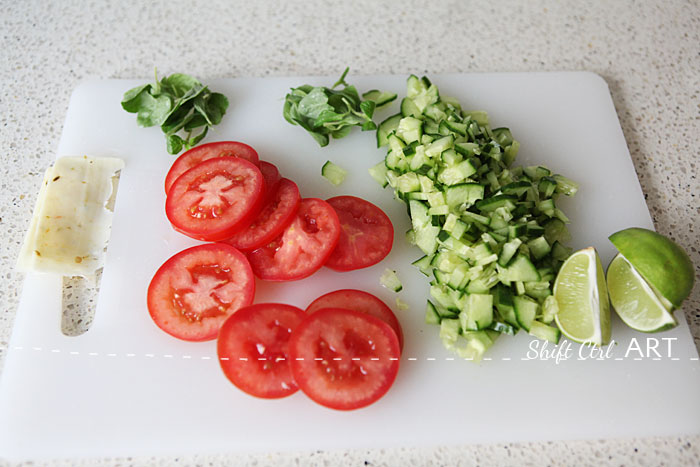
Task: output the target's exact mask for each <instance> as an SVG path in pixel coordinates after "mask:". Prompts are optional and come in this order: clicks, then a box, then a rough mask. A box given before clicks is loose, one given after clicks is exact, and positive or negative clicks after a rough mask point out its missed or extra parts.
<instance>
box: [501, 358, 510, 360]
mask: <svg viewBox="0 0 700 467" xmlns="http://www.w3.org/2000/svg"><path fill="white" fill-rule="evenodd" d="M501 360H503V361H510V357H502V358H501Z"/></svg>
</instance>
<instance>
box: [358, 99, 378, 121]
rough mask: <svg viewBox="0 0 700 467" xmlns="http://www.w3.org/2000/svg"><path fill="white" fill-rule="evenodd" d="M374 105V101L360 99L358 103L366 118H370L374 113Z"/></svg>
mask: <svg viewBox="0 0 700 467" xmlns="http://www.w3.org/2000/svg"><path fill="white" fill-rule="evenodd" d="M375 107H376V104H375V103H374V101H362V102H361V103H360V109H362V112H363V113H364V114H365V115H367V117H368V118H372V114H374V108H375Z"/></svg>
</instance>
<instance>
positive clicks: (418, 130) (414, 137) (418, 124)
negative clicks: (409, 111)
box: [396, 117, 423, 143]
mask: <svg viewBox="0 0 700 467" xmlns="http://www.w3.org/2000/svg"><path fill="white" fill-rule="evenodd" d="M422 135H423V121H422V120H419V119H417V118H414V117H404V118H402V119H401V121H399V126H398V128H397V129H396V136H398V137H399V138H401V139H402V140H403V141H404V142H405V143H412V142H414V141H420V137H421V136H422Z"/></svg>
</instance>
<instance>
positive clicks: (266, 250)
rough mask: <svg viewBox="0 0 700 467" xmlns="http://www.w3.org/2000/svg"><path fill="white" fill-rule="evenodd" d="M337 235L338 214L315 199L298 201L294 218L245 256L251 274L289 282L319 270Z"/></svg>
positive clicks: (327, 205) (338, 229)
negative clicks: (284, 227) (261, 245)
mask: <svg viewBox="0 0 700 467" xmlns="http://www.w3.org/2000/svg"><path fill="white" fill-rule="evenodd" d="M339 235H340V223H339V222H338V215H337V214H336V213H335V211H334V210H333V208H332V207H331V206H330V205H329V204H328V203H326V202H325V201H323V200H321V199H318V198H304V199H302V200H301V204H300V205H299V209H298V210H297V213H296V216H295V217H294V219H292V222H291V223H290V224H289V225H288V226H287V228H286V229H284V231H283V232H282V233H281V234H280V235H279V236H278V237H277V238H275V239H274V240H272V241H271V242H270V243H268V244H267V245H265V246H263V247H261V248H258V249H257V250H253V251H251V252H250V253H248V260H249V261H250V265H251V266H252V268H253V272H254V273H255V275H256V276H258V277H259V278H260V279H264V280H268V281H292V280H297V279H303V278H304V277H308V276H310V275H311V274H313V273H314V272H316V271H318V270H319V269H320V268H321V266H323V263H324V262H325V261H326V259H327V258H328V255H330V254H331V252H332V251H333V248H335V245H336V243H338V236H339Z"/></svg>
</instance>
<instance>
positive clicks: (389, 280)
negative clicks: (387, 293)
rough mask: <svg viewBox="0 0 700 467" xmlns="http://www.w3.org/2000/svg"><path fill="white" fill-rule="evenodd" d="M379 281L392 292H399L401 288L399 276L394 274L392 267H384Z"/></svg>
mask: <svg viewBox="0 0 700 467" xmlns="http://www.w3.org/2000/svg"><path fill="white" fill-rule="evenodd" d="M379 283H380V284H382V286H383V287H386V288H387V289H389V290H393V291H394V292H400V291H401V289H403V285H402V284H401V281H400V280H399V276H397V275H396V271H394V270H393V269H388V268H387V269H385V270H384V272H383V273H382V275H381V277H380V278H379Z"/></svg>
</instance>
